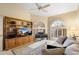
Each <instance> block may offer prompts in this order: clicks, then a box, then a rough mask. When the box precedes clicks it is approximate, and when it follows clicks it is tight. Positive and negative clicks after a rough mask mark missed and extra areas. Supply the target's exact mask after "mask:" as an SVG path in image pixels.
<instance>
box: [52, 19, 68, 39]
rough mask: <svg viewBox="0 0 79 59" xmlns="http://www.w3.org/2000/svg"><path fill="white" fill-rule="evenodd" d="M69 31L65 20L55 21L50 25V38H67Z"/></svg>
mask: <svg viewBox="0 0 79 59" xmlns="http://www.w3.org/2000/svg"><path fill="white" fill-rule="evenodd" d="M66 35H67V29H66V26H65V24H64V21H63V20H59V19H57V20H53V21H52V22H51V25H50V38H51V39H52V38H58V37H60V36H66Z"/></svg>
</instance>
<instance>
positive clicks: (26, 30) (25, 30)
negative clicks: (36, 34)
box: [19, 28, 30, 33]
mask: <svg viewBox="0 0 79 59" xmlns="http://www.w3.org/2000/svg"><path fill="white" fill-rule="evenodd" d="M29 30H30V29H29V28H19V31H20V32H22V33H26V32H28V31H29Z"/></svg>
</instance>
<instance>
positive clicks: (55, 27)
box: [0, 3, 79, 55]
mask: <svg viewBox="0 0 79 59" xmlns="http://www.w3.org/2000/svg"><path fill="white" fill-rule="evenodd" d="M0 15H1V16H0V25H1V27H0V55H79V50H78V49H79V47H78V44H79V43H78V42H79V23H78V22H79V19H78V18H79V4H78V3H2V4H1V3H0ZM65 41H66V42H65ZM57 42H59V43H57ZM62 43H63V44H62ZM74 47H75V48H74Z"/></svg>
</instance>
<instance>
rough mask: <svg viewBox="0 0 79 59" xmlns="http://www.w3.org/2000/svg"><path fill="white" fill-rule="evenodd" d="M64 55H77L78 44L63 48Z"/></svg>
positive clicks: (78, 51)
mask: <svg viewBox="0 0 79 59" xmlns="http://www.w3.org/2000/svg"><path fill="white" fill-rule="evenodd" d="M65 54H66V55H79V44H72V45H70V46H68V47H67V48H66V50H65Z"/></svg>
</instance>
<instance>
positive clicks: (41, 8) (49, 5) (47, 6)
mask: <svg viewBox="0 0 79 59" xmlns="http://www.w3.org/2000/svg"><path fill="white" fill-rule="evenodd" d="M49 6H50V4H47V5H45V6H43V7H41V9H43V8H46V7H49Z"/></svg>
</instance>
